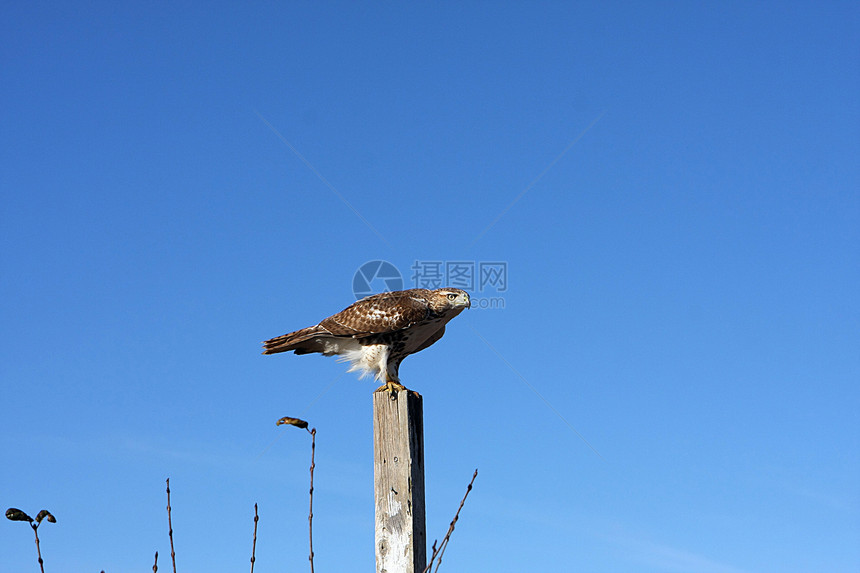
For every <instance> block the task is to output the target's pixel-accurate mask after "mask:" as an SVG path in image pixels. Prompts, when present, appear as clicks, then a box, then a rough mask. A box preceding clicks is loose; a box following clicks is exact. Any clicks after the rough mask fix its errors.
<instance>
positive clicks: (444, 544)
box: [422, 470, 478, 573]
mask: <svg viewBox="0 0 860 573" xmlns="http://www.w3.org/2000/svg"><path fill="white" fill-rule="evenodd" d="M476 477H478V470H475V473H474V474H472V481H470V482H469V486H468V487H467V488H466V495H464V496H463V500H462V501H461V502H460V507H458V508H457V513H455V514H454V519H453V520H451V525H450V526H448V533H446V534H445V538H444V539H443V540H442V543H441V544H440V545H439V548H438V549H437V548H436V542H435V541H434V542H433V556H432V557H430V563H428V564H427V567H425V568H424V571H422V573H427V572H428V571H430V568H431V567H433V561H435V560H436V557H437V555H438V557H439V561H438V562H437V563H436V569H435V571H439V567H440V566H441V565H442V555H443V554H444V553H445V548H446V547H448V541H449V540H450V539H451V534H452V533H454V526H455V525H457V520H458V519H460V510H461V509H463V506H464V505H465V504H466V498H467V497H469V492H470V491H472V484H474V483H475V478H476Z"/></svg>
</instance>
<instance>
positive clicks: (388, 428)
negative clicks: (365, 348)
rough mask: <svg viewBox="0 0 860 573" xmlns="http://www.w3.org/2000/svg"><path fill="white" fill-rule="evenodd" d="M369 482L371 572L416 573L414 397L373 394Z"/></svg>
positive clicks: (418, 406) (420, 549)
mask: <svg viewBox="0 0 860 573" xmlns="http://www.w3.org/2000/svg"><path fill="white" fill-rule="evenodd" d="M373 481H374V497H375V500H376V573H422V572H423V571H424V568H425V567H426V566H427V530H426V524H425V518H424V408H423V402H422V399H421V395H420V394H418V393H416V392H412V391H411V390H401V391H399V392H374V393H373Z"/></svg>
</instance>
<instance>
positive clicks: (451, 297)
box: [448, 293, 457, 300]
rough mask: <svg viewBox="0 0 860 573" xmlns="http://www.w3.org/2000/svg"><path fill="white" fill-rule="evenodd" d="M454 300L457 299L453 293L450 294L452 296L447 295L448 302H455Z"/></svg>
mask: <svg viewBox="0 0 860 573" xmlns="http://www.w3.org/2000/svg"><path fill="white" fill-rule="evenodd" d="M456 298H457V295H456V294H453V293H452V294H449V295H448V300H455V299H456Z"/></svg>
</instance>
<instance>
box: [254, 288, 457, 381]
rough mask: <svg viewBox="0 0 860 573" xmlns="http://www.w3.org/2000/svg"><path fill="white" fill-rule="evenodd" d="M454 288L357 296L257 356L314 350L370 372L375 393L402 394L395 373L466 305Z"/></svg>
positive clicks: (267, 343) (269, 342) (273, 342)
mask: <svg viewBox="0 0 860 573" xmlns="http://www.w3.org/2000/svg"><path fill="white" fill-rule="evenodd" d="M471 305H472V304H471V302H470V301H469V294H468V293H467V292H466V291H463V290H460V289H458V288H440V289H436V290H427V289H423V288H414V289H409V290H401V291H395V292H384V293H380V294H375V295H373V296H369V297H367V298H363V299H361V300H360V301H358V302H356V303H355V304H353V305H352V306H349V307H347V308H346V309H344V310H342V311H340V312H339V313H337V314H335V315H334V316H330V317H328V318H327V319H325V320H323V321H322V322H320V323H319V324H317V325H316V326H310V327H308V328H303V329H301V330H297V331H295V332H290V333H289V334H285V335H283V336H279V337H277V338H272V339H270V340H267V341H265V342H263V346H264V347H265V350H263V354H276V353H278V352H287V351H289V350H292V351H293V352H295V353H296V354H310V353H311V352H320V353H322V354H323V356H334V355H337V356H339V357H340V358H339V360H342V361H345V362H350V363H351V366H350V368H349V371H350V372H353V371H355V370H360V371H361V376H362V377H364V376H365V375H367V374H373V376H374V378H376V379H377V380H381V381H383V382H385V384H384V385H383V386H381V387H379V389H378V390H389V391H393V390H404V389H405V388H404V386H403V385H401V384H400V379H399V378H398V375H397V370H398V368H399V367H400V362H402V361H403V359H404V358H406V357H407V356H409V355H410V354H414V353H415V352H419V351H421V350H424V349H425V348H427V347H428V346H430V345H431V344H433V343H434V342H436V341H437V340H439V339H440V338H442V335H443V334H445V324H447V322H448V321H449V320H451V319H452V318H454V317H455V316H457V315H458V314H460V313H461V312H463V309H464V308H469V307H470V306H471Z"/></svg>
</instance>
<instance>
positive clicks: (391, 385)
mask: <svg viewBox="0 0 860 573" xmlns="http://www.w3.org/2000/svg"><path fill="white" fill-rule="evenodd" d="M401 390H406V386H404V385H403V384H401V383H399V382H395V381H394V380H389V381H387V382H386V383H385V384H383V385H382V386H380V387H379V388H377V389H376V390H375V392H390V393H392V394H394V392H399V391H401Z"/></svg>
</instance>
